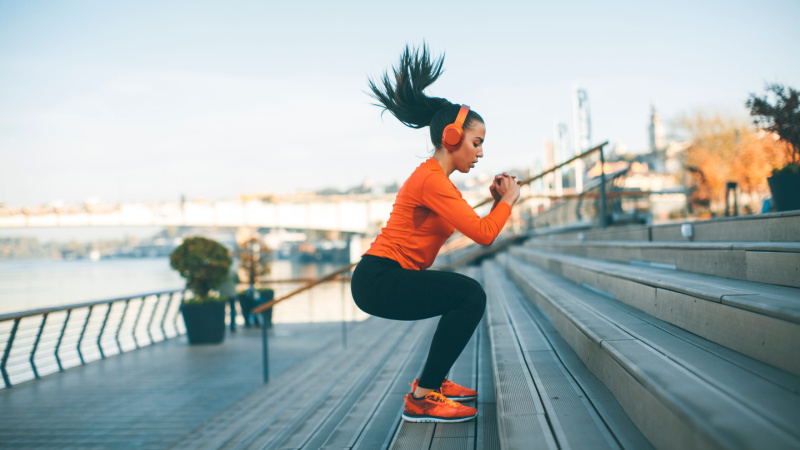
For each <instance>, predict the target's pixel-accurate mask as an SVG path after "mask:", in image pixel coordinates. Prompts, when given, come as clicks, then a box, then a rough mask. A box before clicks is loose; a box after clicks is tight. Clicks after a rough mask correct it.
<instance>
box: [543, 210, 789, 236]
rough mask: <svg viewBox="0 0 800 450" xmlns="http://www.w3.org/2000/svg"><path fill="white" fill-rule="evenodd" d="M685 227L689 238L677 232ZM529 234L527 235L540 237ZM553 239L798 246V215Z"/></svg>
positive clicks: (627, 229) (590, 231) (612, 230)
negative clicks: (790, 243) (781, 244)
mask: <svg viewBox="0 0 800 450" xmlns="http://www.w3.org/2000/svg"><path fill="white" fill-rule="evenodd" d="M685 225H688V226H689V227H690V228H691V231H692V237H691V238H687V237H684V234H683V233H682V232H681V228H682V227H684V226H685ZM540 234H541V233H539V232H538V231H536V230H533V231H532V233H531V235H532V236H535V235H540ZM553 236H554V238H555V239H566V240H578V239H579V238H580V239H583V240H587V241H605V240H610V241H623V240H624V241H633V240H637V241H653V242H658V241H670V242H676V241H687V242H688V241H692V240H694V241H698V242H714V241H720V242H800V211H787V212H781V213H770V214H752V215H748V216H736V217H720V218H715V219H710V220H702V221H691V222H672V223H668V224H658V225H628V226H612V227H609V228H605V229H597V228H595V229H583V230H573V231H569V230H565V232H559V233H558V234H553Z"/></svg>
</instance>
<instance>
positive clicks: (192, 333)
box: [170, 237, 231, 344]
mask: <svg viewBox="0 0 800 450" xmlns="http://www.w3.org/2000/svg"><path fill="white" fill-rule="evenodd" d="M170 265H171V266H172V268H173V269H175V270H177V271H178V272H179V273H180V274H181V276H182V277H183V278H186V288H187V289H190V290H191V291H192V292H193V293H194V297H193V298H191V299H187V300H184V302H183V303H182V304H181V313H182V315H183V320H184V323H185V324H186V334H187V335H188V337H189V343H190V344H211V343H218V342H222V340H223V339H224V338H225V302H226V301H227V299H226V298H223V297H220V296H219V293H218V292H216V290H217V289H219V288H220V286H222V284H223V283H225V281H226V280H227V278H228V273H229V271H230V268H231V255H230V252H229V251H228V249H227V248H225V247H223V246H222V245H221V244H220V243H218V242H216V241H214V240H211V239H206V238H203V237H190V238H188V239H186V240H184V241H183V243H182V244H181V245H180V246H178V248H176V249H175V251H173V252H172V255H171V256H170Z"/></svg>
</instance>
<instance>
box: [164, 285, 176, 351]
mask: <svg viewBox="0 0 800 450" xmlns="http://www.w3.org/2000/svg"><path fill="white" fill-rule="evenodd" d="M167 295H169V299H168V300H167V306H165V307H164V317H162V318H161V334H162V335H163V336H164V340H165V341H166V340H167V330H166V324H167V314H168V313H169V307H170V306H172V300H173V297H174V295H173V294H172V293H169V294H167ZM175 334H176V335H177V333H175Z"/></svg>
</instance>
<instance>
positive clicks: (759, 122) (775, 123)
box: [747, 84, 800, 211]
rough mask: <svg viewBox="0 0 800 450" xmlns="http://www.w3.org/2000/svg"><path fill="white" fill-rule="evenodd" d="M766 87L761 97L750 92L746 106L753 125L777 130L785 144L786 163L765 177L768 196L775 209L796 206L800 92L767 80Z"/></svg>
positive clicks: (799, 198) (799, 168)
mask: <svg viewBox="0 0 800 450" xmlns="http://www.w3.org/2000/svg"><path fill="white" fill-rule="evenodd" d="M766 91H767V94H766V95H764V96H763V97H758V96H756V95H755V94H751V95H750V98H749V99H748V100H747V107H748V108H750V114H751V115H752V116H753V117H754V120H753V121H754V122H755V124H756V126H758V127H760V128H761V129H763V130H765V131H768V132H771V133H775V134H777V135H778V137H779V138H780V139H781V141H783V143H784V144H785V145H786V151H787V161H788V162H787V164H786V165H785V166H784V167H782V168H777V169H774V170H773V171H772V176H771V177H769V178H767V182H768V183H769V189H770V191H771V192H772V200H773V201H774V203H775V207H776V209H777V210H778V211H790V210H794V209H800V93H798V91H796V90H794V89H792V88H790V87H788V86H782V85H780V84H767V87H766ZM770 94H771V95H770ZM771 96H772V97H774V99H775V103H774V104H773V103H771V102H770V100H771V99H770V97H771Z"/></svg>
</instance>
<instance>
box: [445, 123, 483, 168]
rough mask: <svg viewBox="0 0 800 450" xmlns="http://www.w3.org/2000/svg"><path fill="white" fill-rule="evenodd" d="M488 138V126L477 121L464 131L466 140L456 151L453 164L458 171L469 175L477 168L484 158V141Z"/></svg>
mask: <svg viewBox="0 0 800 450" xmlns="http://www.w3.org/2000/svg"><path fill="white" fill-rule="evenodd" d="M485 137H486V125H485V124H484V123H483V122H479V121H477V120H475V121H473V122H472V125H471V126H470V127H469V128H465V129H464V139H463V140H462V141H461V145H460V146H459V147H458V149H457V150H456V151H454V152H453V162H454V165H455V168H456V170H458V171H459V172H461V173H467V172H469V171H470V169H472V168H473V167H475V164H476V163H477V162H478V158H483V140H484V139H485Z"/></svg>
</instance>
